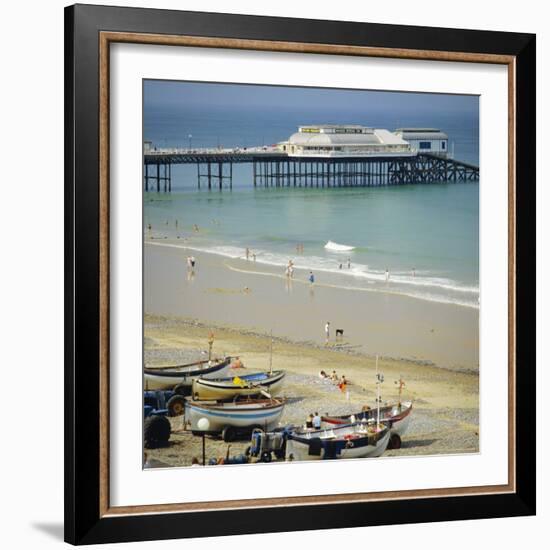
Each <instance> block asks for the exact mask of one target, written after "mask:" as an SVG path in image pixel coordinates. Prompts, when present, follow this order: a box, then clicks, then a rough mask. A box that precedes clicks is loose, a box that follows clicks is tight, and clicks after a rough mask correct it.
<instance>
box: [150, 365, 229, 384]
mask: <svg viewBox="0 0 550 550" xmlns="http://www.w3.org/2000/svg"><path fill="white" fill-rule="evenodd" d="M230 362H231V357H226V358H224V359H214V360H211V361H208V360H204V361H196V362H195V363H188V364H185V365H174V366H168V367H154V368H150V367H149V368H147V367H145V368H144V369H143V376H144V389H145V390H166V389H172V388H174V387H175V386H179V385H182V386H187V387H189V388H190V387H191V385H192V383H193V380H194V379H195V378H197V377H199V376H204V375H205V374H212V373H214V372H217V371H219V370H221V369H223V368H224V367H226V366H227V365H229V363H230Z"/></svg>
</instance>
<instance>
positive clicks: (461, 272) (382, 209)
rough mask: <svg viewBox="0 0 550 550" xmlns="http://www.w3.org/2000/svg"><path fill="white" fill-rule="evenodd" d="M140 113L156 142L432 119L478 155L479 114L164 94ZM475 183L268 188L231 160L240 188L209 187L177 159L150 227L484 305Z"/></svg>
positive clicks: (268, 258) (203, 141)
mask: <svg viewBox="0 0 550 550" xmlns="http://www.w3.org/2000/svg"><path fill="white" fill-rule="evenodd" d="M144 114H145V116H144V139H146V140H151V141H152V142H153V143H154V144H155V145H156V146H157V147H178V146H179V147H188V146H191V147H193V148H199V147H218V146H219V147H250V146H257V145H271V144H274V143H277V142H278V141H282V140H285V139H288V137H289V136H290V135H291V134H292V133H293V132H295V131H296V129H297V127H298V126H299V125H302V124H314V123H339V124H345V123H353V124H364V125H366V126H371V127H377V128H387V129H395V128H396V127H409V126H410V127H436V128H440V129H441V130H443V131H444V132H446V133H447V134H448V136H449V150H452V151H453V154H454V158H456V159H458V160H464V161H467V162H470V163H473V164H476V165H479V153H478V151H479V126H478V117H477V113H474V114H472V115H467V114H466V115H465V113H464V112H453V111H452V110H450V111H445V110H441V109H439V110H438V111H437V112H434V113H430V112H429V110H428V111H427V112H417V111H414V110H413V112H408V111H407V110H406V109H403V110H401V111H400V112H399V113H398V117H397V115H396V113H395V112H394V111H384V110H380V111H376V110H374V111H372V110H371V111H370V112H368V113H365V112H364V111H363V110H361V109H355V110H353V109H351V110H349V109H348V110H342V109H341V108H335V109H334V111H333V112H332V111H331V109H330V108H327V106H326V105H325V106H324V107H323V108H322V109H316V108H315V107H314V106H312V107H311V108H308V109H304V108H303V107H302V108H301V109H292V108H290V107H289V108H288V109H284V110H281V109H277V110H273V111H270V110H269V109H265V108H263V107H258V106H254V105H252V106H247V105H243V106H242V107H235V106H233V107H232V108H231V109H227V108H221V107H208V106H205V107H197V106H196V105H194V106H185V105H184V104H178V105H177V106H174V105H162V104H160V105H159V104H157V105H153V106H149V107H148V108H147V109H146V110H145V113H144ZM481 184H482V183H481ZM479 185H480V183H478V182H475V183H451V182H446V183H435V184H425V185H404V186H392V187H376V188H307V189H306V188H293V187H291V188H281V187H279V188H267V189H266V188H264V187H257V188H254V187H253V185H252V168H251V166H250V165H234V167H233V188H232V190H229V189H228V188H224V189H223V190H222V191H219V190H217V189H216V190H214V189H213V190H211V191H208V189H205V188H204V187H205V186H204V185H203V188H202V189H200V190H199V189H198V188H197V169H196V166H194V165H193V166H185V165H184V166H181V165H180V166H173V167H172V192H171V193H162V192H161V193H156V192H148V193H144V234H145V235H146V236H147V235H148V234H149V235H150V236H151V235H152V236H153V238H156V239H164V238H167V239H170V242H176V243H178V242H179V243H181V245H178V246H182V248H185V249H187V250H188V251H189V253H192V250H197V251H204V252H209V253H212V254H218V255H220V256H224V257H227V258H244V257H245V254H246V249H249V254H250V259H252V255H253V254H254V255H255V261H256V264H257V267H258V268H260V267H261V266H262V265H265V266H270V269H272V268H275V269H280V270H281V273H284V272H285V269H286V266H287V265H288V262H289V260H292V262H293V263H294V266H295V269H296V274H297V276H303V277H306V276H308V275H309V272H310V271H311V272H313V274H314V276H315V278H316V281H317V282H322V281H323V280H330V281H331V284H332V285H333V286H334V285H335V286H340V287H344V288H351V289H353V288H358V289H361V290H369V291H372V292H391V293H394V294H402V295H406V296H410V297H413V298H417V299H420V300H427V301H433V302H442V303H449V304H456V305H457V306H462V307H470V308H479ZM149 225H151V227H152V230H151V232H150V233H148V229H147V228H148V226H149ZM195 225H196V226H197V227H198V229H199V230H198V231H195V230H194V226H195ZM184 238H188V240H186V241H184V240H183V239H184ZM339 245H340V246H339ZM297 246H299V247H300V248H298V249H297ZM342 247H344V248H345V249H344V250H342V249H341V248H342Z"/></svg>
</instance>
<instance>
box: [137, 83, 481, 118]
mask: <svg viewBox="0 0 550 550" xmlns="http://www.w3.org/2000/svg"><path fill="white" fill-rule="evenodd" d="M365 104H368V105H371V106H372V107H373V108H376V109H377V110H391V111H393V112H400V111H404V110H406V111H408V112H410V111H411V110H412V111H416V112H430V113H435V112H447V113H448V112H454V113H460V112H463V113H465V114H467V113H473V112H477V107H478V96H466V95H449V94H426V93H411V92H387V91H365V90H341V89H327V88H303V87H300V88H298V87H287V86H261V85H255V84H216V83H199V82H179V81H159V80H146V81H145V83H144V107H145V110H146V111H147V109H148V108H155V107H160V106H164V107H169V106H172V107H175V108H177V107H178V106H179V105H182V106H183V105H185V106H186V107H197V108H200V107H204V106H208V107H209V108H211V109H217V108H219V109H231V108H239V109H242V108H243V107H248V108H251V109H257V108H260V107H263V108H270V109H285V110H289V109H299V110H307V109H311V108H316V109H324V108H326V109H331V110H333V109H334V108H335V106H336V105H337V106H339V108H341V109H342V110H350V111H353V110H357V109H358V108H362V109H365Z"/></svg>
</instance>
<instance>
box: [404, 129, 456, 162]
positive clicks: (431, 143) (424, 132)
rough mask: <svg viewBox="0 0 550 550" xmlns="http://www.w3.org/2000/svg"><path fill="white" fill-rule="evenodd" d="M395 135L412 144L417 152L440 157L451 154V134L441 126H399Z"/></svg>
mask: <svg viewBox="0 0 550 550" xmlns="http://www.w3.org/2000/svg"><path fill="white" fill-rule="evenodd" d="M394 133H395V135H396V136H398V137H399V138H401V139H403V140H404V141H406V142H407V143H409V144H410V146H411V148H412V149H413V150H414V151H415V152H417V153H431V154H433V155H438V156H440V157H447V156H448V154H449V136H447V134H446V133H445V132H442V131H441V130H440V129H439V128H397V130H395V132H394Z"/></svg>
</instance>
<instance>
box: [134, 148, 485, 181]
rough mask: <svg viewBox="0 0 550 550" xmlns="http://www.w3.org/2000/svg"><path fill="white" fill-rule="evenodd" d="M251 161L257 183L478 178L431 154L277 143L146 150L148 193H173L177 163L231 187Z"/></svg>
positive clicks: (475, 171)
mask: <svg viewBox="0 0 550 550" xmlns="http://www.w3.org/2000/svg"><path fill="white" fill-rule="evenodd" d="M244 163H246V164H250V165H251V166H252V178H251V181H252V182H253V185H254V186H262V187H371V186H381V185H410V184H425V183H436V182H445V181H451V182H465V181H477V180H478V179H479V168H478V167H477V166H474V165H473V164H469V163H466V162H462V161H459V160H455V159H451V158H446V157H443V156H439V155H436V154H431V153H418V154H417V155H415V156H403V157H399V156H393V157H389V156H380V157H376V156H372V157H366V156H362V157H338V156H329V157H323V156H315V157H313V156H312V157H304V156H299V157H298V156H289V155H287V154H286V153H285V152H282V151H280V150H279V149H277V148H275V147H252V148H233V149H169V148H166V149H146V150H145V152H144V169H143V179H144V188H145V191H154V190H156V191H159V192H160V191H171V190H172V165H175V164H194V165H196V167H197V186H198V188H199V189H200V188H201V186H205V187H207V188H208V189H213V188H215V189H220V190H222V189H224V188H229V189H231V188H232V186H233V164H244Z"/></svg>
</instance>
